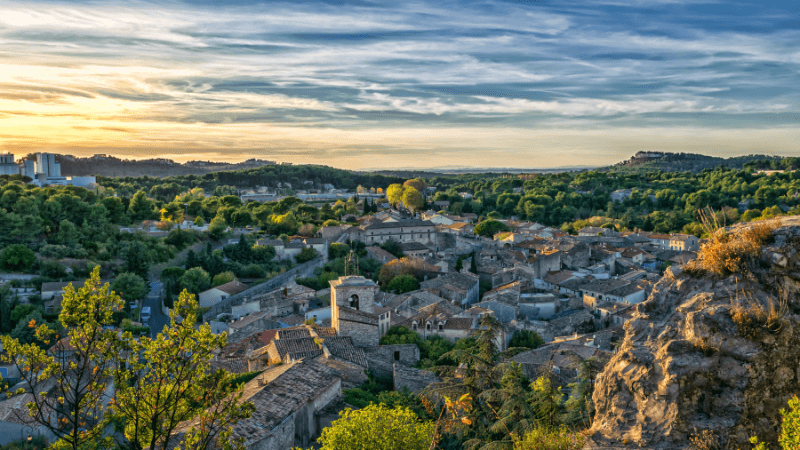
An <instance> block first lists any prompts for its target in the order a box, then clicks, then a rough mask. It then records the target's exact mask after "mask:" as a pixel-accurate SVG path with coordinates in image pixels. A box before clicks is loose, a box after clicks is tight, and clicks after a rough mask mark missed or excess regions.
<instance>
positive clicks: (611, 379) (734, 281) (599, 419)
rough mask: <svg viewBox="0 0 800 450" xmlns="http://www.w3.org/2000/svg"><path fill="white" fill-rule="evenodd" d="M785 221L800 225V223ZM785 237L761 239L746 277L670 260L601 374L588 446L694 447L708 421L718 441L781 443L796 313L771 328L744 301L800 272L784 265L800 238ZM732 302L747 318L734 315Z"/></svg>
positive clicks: (798, 387) (797, 342)
mask: <svg viewBox="0 0 800 450" xmlns="http://www.w3.org/2000/svg"><path fill="white" fill-rule="evenodd" d="M782 231H783V233H784V234H785V235H798V234H800V226H798V225H793V226H791V227H784V229H782ZM780 243H781V244H782V246H781V245H776V244H773V245H772V247H771V248H769V249H764V252H763V253H762V254H763V255H764V256H763V262H764V264H762V269H763V270H762V271H761V272H758V273H756V274H754V275H753V276H752V277H750V278H748V277H743V276H731V277H730V278H728V279H725V280H719V279H716V278H714V277H713V276H710V275H708V276H699V277H697V278H692V277H690V276H689V274H687V273H684V272H683V270H682V269H681V268H680V267H676V266H672V267H670V268H668V269H667V271H666V274H665V276H664V277H663V278H662V279H661V280H660V281H659V282H658V283H657V284H656V285H655V286H654V287H653V294H652V295H651V296H650V298H648V299H647V300H646V301H645V302H643V303H641V304H639V305H637V306H636V313H635V315H634V319H633V320H631V321H629V322H628V323H627V324H626V327H625V329H626V335H625V339H624V341H623V343H622V345H621V346H620V347H619V349H618V351H617V353H616V354H615V355H614V357H613V358H612V359H611V361H610V362H609V363H608V364H607V365H606V366H605V369H604V370H603V372H602V373H601V374H600V375H599V376H598V378H597V380H596V384H595V391H594V397H593V400H594V403H595V405H596V412H595V416H594V421H593V423H592V427H591V429H590V430H589V434H590V435H589V439H588V442H589V444H587V448H589V449H633V448H648V449H654V450H666V449H689V448H692V447H691V443H690V441H689V438H690V436H692V435H693V433H695V432H698V431H703V430H709V431H711V432H712V433H714V435H715V436H716V437H718V438H719V445H720V446H719V448H720V449H726V450H736V449H739V448H749V447H748V439H749V437H750V436H758V437H759V440H761V441H764V442H766V443H767V446H768V447H769V448H777V447H778V446H777V436H778V434H777V432H778V430H780V412H779V411H780V409H781V408H785V407H786V400H787V399H788V398H789V397H790V396H791V395H793V394H794V393H797V392H800V365H798V362H800V333H799V332H797V331H800V316H797V315H793V314H788V313H787V314H785V315H784V316H783V318H782V319H781V321H782V324H781V326H779V327H771V328H770V327H767V326H765V324H766V318H764V317H761V316H758V313H757V308H749V307H748V304H746V303H738V302H746V301H749V300H747V299H746V298H743V297H747V298H749V299H760V300H758V301H764V300H765V299H768V298H773V299H774V298H778V296H779V295H780V293H779V292H778V291H779V290H780V289H782V286H785V285H786V283H785V282H776V281H775V280H790V278H789V277H792V278H800V275H798V274H797V273H791V275H789V273H790V272H788V271H787V270H786V269H785V267H787V266H789V265H790V264H791V265H792V266H797V264H800V261H798V260H800V253H798V252H797V251H792V250H793V248H791V247H793V246H794V245H796V243H794V241H793V240H791V239H785V240H781V241H780ZM787 255H789V256H787ZM759 270H761V269H759ZM731 290H736V291H740V290H741V291H742V292H747V296H742V297H740V296H736V295H732V294H731ZM736 311H738V312H740V313H741V311H744V312H745V316H744V317H747V318H749V319H747V320H743V319H742V317H743V316H742V315H741V314H740V315H738V316H736V317H737V320H734V316H733V313H734V312H736ZM645 313H646V314H645ZM695 430H696V431H695Z"/></svg>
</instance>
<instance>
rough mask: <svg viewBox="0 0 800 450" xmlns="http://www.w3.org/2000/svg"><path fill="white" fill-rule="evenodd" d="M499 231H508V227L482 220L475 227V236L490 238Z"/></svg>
mask: <svg viewBox="0 0 800 450" xmlns="http://www.w3.org/2000/svg"><path fill="white" fill-rule="evenodd" d="M501 231H508V227H507V226H506V225H505V224H504V223H503V222H500V221H499V220H492V219H489V220H484V221H483V222H481V223H479V224H478V225H477V226H475V234H477V235H478V236H485V237H492V236H494V235H495V234H497V233H499V232H501Z"/></svg>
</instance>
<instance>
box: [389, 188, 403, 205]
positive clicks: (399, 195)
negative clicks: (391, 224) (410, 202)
mask: <svg viewBox="0 0 800 450" xmlns="http://www.w3.org/2000/svg"><path fill="white" fill-rule="evenodd" d="M404 190H405V188H404V187H403V185H402V184H390V185H389V187H388V188H386V198H387V199H388V200H389V203H391V204H392V205H397V204H398V203H399V202H401V201H403V191H404Z"/></svg>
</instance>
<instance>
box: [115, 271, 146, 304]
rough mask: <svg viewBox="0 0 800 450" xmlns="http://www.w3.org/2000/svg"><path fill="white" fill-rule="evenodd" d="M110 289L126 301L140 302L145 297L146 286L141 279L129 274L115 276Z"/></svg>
mask: <svg viewBox="0 0 800 450" xmlns="http://www.w3.org/2000/svg"><path fill="white" fill-rule="evenodd" d="M111 289H113V290H114V292H116V293H118V294H119V295H120V296H121V297H122V298H123V299H125V300H127V301H133V300H141V299H143V298H144V297H145V295H147V284H145V281H144V280H143V279H142V277H140V276H139V275H136V274H134V273H129V272H125V273H121V274H119V275H117V277H116V278H115V279H114V282H113V283H112V284H111Z"/></svg>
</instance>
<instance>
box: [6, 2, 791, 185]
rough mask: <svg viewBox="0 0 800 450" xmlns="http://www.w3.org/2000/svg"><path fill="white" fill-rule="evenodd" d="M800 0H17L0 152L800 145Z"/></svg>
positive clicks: (554, 152)
mask: <svg viewBox="0 0 800 450" xmlns="http://www.w3.org/2000/svg"><path fill="white" fill-rule="evenodd" d="M798 142H800V2H789V1H787V2H769V1H766V2H752V3H750V2H742V1H735V0H734V1H728V0H721V1H704V0H570V1H563V0H561V1H549V0H527V1H526V0H517V1H510V0H508V1H505V0H489V1H475V2H461V1H449V0H435V1H414V2H404V1H399V0H398V1H368V0H352V1H348V0H342V1H338V0H328V1H310V0H292V1H288V2H282V1H277V0H264V1H247V0H225V1H218V0H193V1H176V0H160V1H157V2H149V1H137V0H125V1H120V0H103V1H96V2H94V1H78V0H76V1H43V0H35V1H30V0H29V1H17V0H2V2H0V151H9V152H12V153H14V154H16V155H17V156H18V157H19V156H22V155H24V154H26V153H29V152H39V151H50V152H56V153H70V154H74V155H79V156H87V155H92V154H95V153H105V154H113V155H118V156H121V157H125V158H137V159H138V158H152V157H165V158H170V159H174V160H177V161H187V160H197V159H201V160H214V161H231V162H233V161H240V160H243V159H247V158H261V159H271V160H276V161H285V162H293V163H314V164H325V165H330V166H334V167H340V168H348V169H399V168H444V167H459V168H460V167H474V168H492V167H517V168H553V167H573V166H600V165H607V164H611V163H615V162H618V161H620V160H623V159H627V158H629V157H630V156H631V155H633V154H634V153H635V152H637V151H671V152H691V153H702V154H708V155H715V156H725V157H727V156H734V155H742V154H753V153H757V154H775V155H787V156H800V146H798Z"/></svg>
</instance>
